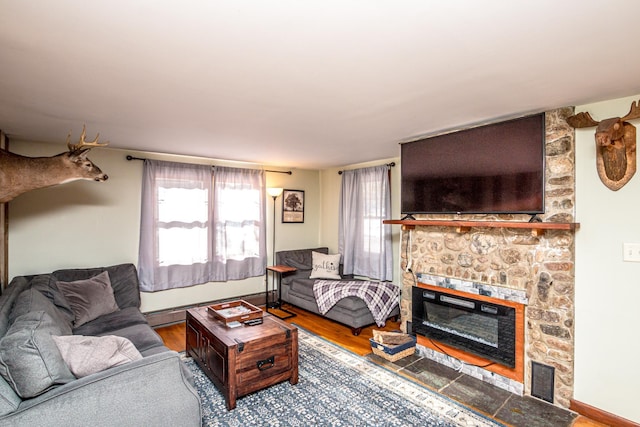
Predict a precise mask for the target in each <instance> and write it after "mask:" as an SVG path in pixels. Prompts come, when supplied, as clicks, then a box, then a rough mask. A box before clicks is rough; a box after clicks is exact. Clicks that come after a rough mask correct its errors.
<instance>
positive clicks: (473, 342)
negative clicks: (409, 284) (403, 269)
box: [411, 286, 516, 368]
mask: <svg viewBox="0 0 640 427" xmlns="http://www.w3.org/2000/svg"><path fill="white" fill-rule="evenodd" d="M412 302H413V305H412V307H413V308H412V311H413V313H412V322H411V327H412V330H413V333H414V334H418V335H422V336H425V337H427V338H430V339H432V340H434V341H439V342H442V343H444V344H447V345H450V346H452V347H455V348H457V349H459V350H462V351H466V352H468V353H471V354H475V355H477V356H480V357H483V358H485V359H488V360H490V361H492V362H496V363H499V364H502V365H505V366H508V367H510V368H513V367H515V361H516V354H515V322H516V314H515V309H514V308H512V307H508V306H504V305H500V304H497V303H493V302H485V301H480V300H476V299H473V298H471V297H469V298H467V297H462V296H459V295H457V294H456V295H453V294H448V293H446V292H439V291H433V290H429V289H423V288H419V287H416V286H414V287H413V290H412Z"/></svg>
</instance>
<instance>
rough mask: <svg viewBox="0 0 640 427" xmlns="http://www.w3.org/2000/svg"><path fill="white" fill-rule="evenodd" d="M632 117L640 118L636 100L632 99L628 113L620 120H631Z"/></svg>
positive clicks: (639, 109) (639, 108)
mask: <svg viewBox="0 0 640 427" xmlns="http://www.w3.org/2000/svg"><path fill="white" fill-rule="evenodd" d="M633 119H640V107H639V106H638V102H637V101H633V102H632V103H631V109H630V110H629V113H627V115H626V116H624V117H623V118H622V119H620V120H622V121H623V122H624V121H627V120H633Z"/></svg>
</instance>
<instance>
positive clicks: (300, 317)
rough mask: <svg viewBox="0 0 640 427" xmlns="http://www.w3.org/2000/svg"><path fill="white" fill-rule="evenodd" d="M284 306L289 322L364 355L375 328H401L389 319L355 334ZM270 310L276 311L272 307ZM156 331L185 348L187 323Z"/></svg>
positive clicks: (173, 345) (176, 347)
mask: <svg viewBox="0 0 640 427" xmlns="http://www.w3.org/2000/svg"><path fill="white" fill-rule="evenodd" d="M283 308H285V309H287V310H288V311H290V312H292V313H295V314H296V316H295V317H291V318H289V319H286V320H285V321H286V322H288V323H295V324H296V325H298V326H299V327H301V328H303V329H307V330H309V331H311V332H313V333H314V334H317V335H320V336H321V337H323V338H325V339H326V340H329V341H331V342H333V343H336V344H338V345H339V346H341V347H344V348H346V349H348V350H351V351H352V352H354V353H356V354H359V355H361V356H364V355H366V354H369V353H371V345H370V344H369V338H371V337H373V330H374V329H378V330H380V329H382V330H385V331H393V330H398V329H399V328H400V322H392V321H388V322H387V324H386V325H385V327H384V328H379V327H377V326H375V325H373V326H369V327H367V328H363V329H362V332H360V335H358V336H354V335H353V334H352V333H351V329H350V328H349V327H347V326H344V325H341V324H339V323H336V322H333V321H331V320H329V319H325V318H324V317H320V316H316V315H315V314H313V313H310V312H308V311H306V310H302V309H299V308H297V307H292V306H289V305H285V306H284V307H283ZM270 311H275V310H273V309H271V310H270ZM156 332H158V334H160V336H161V337H162V339H163V340H164V342H165V345H166V346H167V347H169V348H170V349H171V350H175V351H184V350H185V324H184V323H178V324H175V325H170V326H165V327H161V328H157V329H156Z"/></svg>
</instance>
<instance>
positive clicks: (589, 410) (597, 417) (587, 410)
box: [569, 399, 640, 427]
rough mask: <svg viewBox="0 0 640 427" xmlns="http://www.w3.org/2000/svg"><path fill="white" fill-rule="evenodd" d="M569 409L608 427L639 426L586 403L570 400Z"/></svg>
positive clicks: (639, 425) (639, 426)
mask: <svg viewBox="0 0 640 427" xmlns="http://www.w3.org/2000/svg"><path fill="white" fill-rule="evenodd" d="M569 409H571V410H572V411H575V412H577V413H578V414H580V415H583V416H585V417H587V418H590V419H592V420H594V421H598V422H599V423H602V424H606V425H608V426H616V427H640V424H638V423H635V422H633V421H630V420H628V419H626V418H622V417H619V416H618V415H614V414H612V413H610V412H607V411H603V410H602V409H598V408H595V407H593V406H591V405H587V404H586V403H582V402H580V401H577V400H574V399H571V401H570V403H569Z"/></svg>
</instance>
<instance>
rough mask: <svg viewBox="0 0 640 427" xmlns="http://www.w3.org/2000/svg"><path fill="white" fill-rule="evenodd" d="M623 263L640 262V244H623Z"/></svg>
mask: <svg viewBox="0 0 640 427" xmlns="http://www.w3.org/2000/svg"><path fill="white" fill-rule="evenodd" d="M622 247H623V250H624V254H623V256H622V260H623V261H630V262H640V243H623V244H622Z"/></svg>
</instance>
